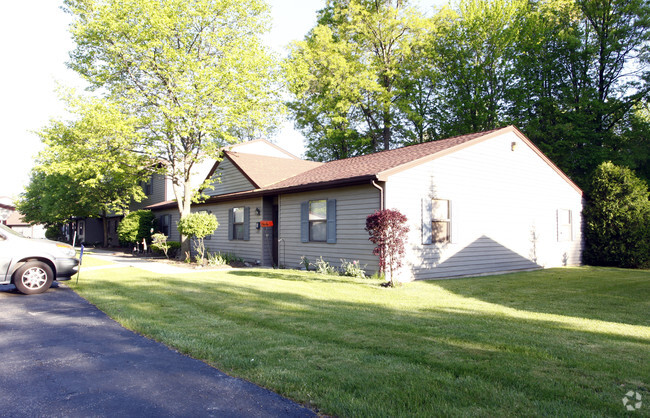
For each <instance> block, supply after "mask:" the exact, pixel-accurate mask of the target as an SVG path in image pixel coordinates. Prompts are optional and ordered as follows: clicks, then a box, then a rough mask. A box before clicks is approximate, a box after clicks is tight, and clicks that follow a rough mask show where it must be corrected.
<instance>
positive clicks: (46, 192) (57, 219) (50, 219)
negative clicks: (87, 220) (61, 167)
mask: <svg viewBox="0 0 650 418" xmlns="http://www.w3.org/2000/svg"><path fill="white" fill-rule="evenodd" d="M16 209H17V210H18V212H20V213H21V214H22V215H23V218H24V220H25V221H26V222H29V223H32V224H37V223H40V224H45V225H47V226H48V227H52V226H56V225H60V224H63V223H65V222H66V221H68V220H69V219H70V218H71V217H74V216H78V217H87V216H91V215H92V214H93V208H92V207H91V205H90V202H88V201H87V200H85V199H84V192H83V189H82V188H81V186H80V185H79V183H77V182H76V181H75V180H74V179H73V178H72V177H71V176H68V175H65V174H58V173H53V174H45V173H44V172H43V171H41V170H40V169H39V167H36V168H35V169H33V170H32V173H31V177H30V180H29V184H27V186H25V192H24V193H22V195H21V196H20V199H19V200H18V202H17V203H16Z"/></svg>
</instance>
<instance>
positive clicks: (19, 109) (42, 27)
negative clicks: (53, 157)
mask: <svg viewBox="0 0 650 418" xmlns="http://www.w3.org/2000/svg"><path fill="white" fill-rule="evenodd" d="M268 3H269V4H270V5H271V18H272V19H273V26H272V29H271V32H270V33H269V35H268V37H267V43H268V44H269V45H270V46H271V47H272V48H273V49H274V50H275V51H276V52H278V53H279V54H281V55H282V56H285V55H286V46H287V45H288V44H289V43H290V42H291V41H293V40H302V39H303V38H304V36H305V34H306V33H307V32H308V31H309V30H310V29H311V28H312V27H314V25H315V24H316V12H317V11H318V10H319V9H321V8H323V7H324V5H325V0H268ZM429 3H430V4H433V3H434V2H433V1H429V0H421V1H420V2H419V5H420V7H421V8H422V5H423V4H426V5H429ZM61 5H62V2H61V1H57V0H21V1H8V2H5V3H4V4H3V10H2V13H1V14H0V39H2V50H3V51H2V52H3V54H2V56H3V58H2V63H1V65H0V80H1V81H0V83H1V84H0V85H1V86H2V87H1V90H0V91H1V94H0V97H1V98H2V100H1V101H0V127H1V130H0V198H2V197H4V196H6V197H10V198H14V199H15V198H17V197H18V195H19V194H20V193H21V192H22V191H23V187H24V186H25V185H26V184H27V183H28V182H29V173H30V170H31V168H32V167H33V165H34V157H35V156H36V154H37V153H38V151H39V150H40V149H41V147H42V145H41V141H40V139H39V137H38V135H36V133H35V132H36V131H38V130H40V129H41V128H43V127H44V126H45V125H47V123H48V122H49V121H50V120H52V119H65V118H66V114H65V111H64V108H63V104H62V102H61V101H60V100H59V99H58V95H57V92H56V90H57V86H68V87H77V88H81V86H83V83H82V82H81V80H80V79H79V77H78V76H77V75H76V73H74V72H73V71H72V70H69V69H68V68H67V67H66V65H65V63H66V61H67V60H68V52H69V51H71V50H72V49H73V48H74V44H73V43H72V41H71V40H70V36H69V33H68V25H69V23H70V21H71V19H70V16H69V15H67V14H66V13H65V12H63V10H61ZM270 139H271V140H272V141H273V142H275V143H276V144H278V145H279V146H281V147H283V148H285V149H286V150H288V151H289V152H291V153H292V154H294V155H298V156H302V155H303V153H304V146H303V140H304V138H303V136H302V135H301V134H300V133H299V132H297V131H295V130H294V129H293V124H292V122H291V121H289V120H287V121H286V122H285V123H284V125H283V126H282V129H281V130H280V132H279V133H278V134H277V135H276V136H274V137H273V138H270Z"/></svg>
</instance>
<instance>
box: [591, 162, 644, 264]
mask: <svg viewBox="0 0 650 418" xmlns="http://www.w3.org/2000/svg"><path fill="white" fill-rule="evenodd" d="M584 220H585V229H584V231H585V251H584V255H583V258H584V259H583V261H584V262H585V263H586V264H592V265H600V266H617V267H632V268H647V267H650V201H649V200H648V185H647V184H646V183H645V182H644V181H643V180H641V179H639V178H638V177H637V176H636V175H635V174H634V172H633V171H632V170H630V169H628V168H625V167H618V166H616V165H614V164H612V163H611V162H605V163H602V164H601V165H600V166H599V167H598V168H597V169H596V171H595V173H594V175H593V178H592V183H591V193H590V196H589V201H588V203H587V205H586V207H585V209H584Z"/></svg>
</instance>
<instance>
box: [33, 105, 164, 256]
mask: <svg viewBox="0 0 650 418" xmlns="http://www.w3.org/2000/svg"><path fill="white" fill-rule="evenodd" d="M66 101H67V103H68V110H70V112H71V113H72V114H74V115H76V117H77V119H76V120H73V121H69V122H63V121H52V122H51V123H50V124H49V125H48V126H47V127H45V128H43V129H42V130H41V131H40V132H39V135H40V137H41V139H42V141H43V143H44V145H45V148H44V149H43V150H42V151H41V152H40V153H39V156H38V159H37V163H38V166H37V170H38V171H40V172H41V173H42V176H46V178H48V177H49V178H50V180H51V181H50V187H55V190H57V191H58V192H57V193H58V194H57V196H58V198H59V200H60V204H62V205H63V207H65V208H68V209H69V210H68V214H69V216H76V217H101V218H102V220H103V224H104V245H107V242H108V223H107V215H109V214H121V213H123V211H124V210H125V209H126V208H128V206H129V203H131V202H132V201H133V200H136V201H140V200H141V199H142V197H144V193H143V190H142V187H141V186H140V181H142V180H144V179H146V178H148V177H149V176H150V175H151V173H152V172H154V170H155V164H153V163H152V161H151V160H150V159H149V157H147V156H146V155H144V154H143V153H141V152H134V149H137V147H138V142H139V136H138V133H137V132H136V128H135V127H136V123H137V122H136V119H135V118H132V117H125V116H124V115H123V114H122V113H121V111H120V109H119V108H118V107H117V106H116V105H115V104H114V103H110V102H108V101H105V100H101V99H97V98H81V97H74V96H72V95H71V96H68V97H67V98H66ZM60 178H65V179H67V183H66V186H67V187H69V190H66V189H65V188H61V187H59V188H58V189H56V184H51V183H52V182H55V181H56V179H60ZM40 192H41V193H42V195H41V196H44V195H47V194H49V193H50V191H49V190H42V191H40ZM50 209H51V208H50ZM55 213H58V211H57V212H55ZM47 216H49V215H45V217H47ZM43 220H44V219H42V220H41V221H43Z"/></svg>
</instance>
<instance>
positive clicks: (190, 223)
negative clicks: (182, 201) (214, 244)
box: [178, 212, 219, 262]
mask: <svg viewBox="0 0 650 418" xmlns="http://www.w3.org/2000/svg"><path fill="white" fill-rule="evenodd" d="M218 226H219V222H217V217H216V216H214V215H212V214H209V213H207V212H195V213H190V214H189V215H187V216H185V217H184V218H181V220H180V221H178V232H180V233H181V234H183V235H185V236H188V237H192V238H193V239H194V243H195V249H196V251H197V253H198V257H199V262H201V261H203V258H204V256H205V243H204V241H203V239H204V238H205V237H206V236H208V235H210V234H212V233H213V232H214V230H215V229H217V227H218Z"/></svg>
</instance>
